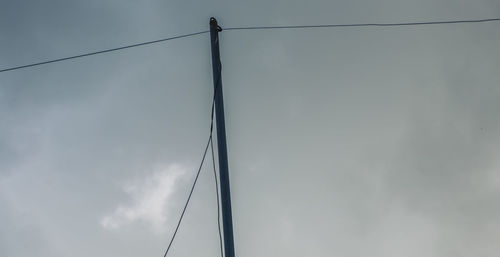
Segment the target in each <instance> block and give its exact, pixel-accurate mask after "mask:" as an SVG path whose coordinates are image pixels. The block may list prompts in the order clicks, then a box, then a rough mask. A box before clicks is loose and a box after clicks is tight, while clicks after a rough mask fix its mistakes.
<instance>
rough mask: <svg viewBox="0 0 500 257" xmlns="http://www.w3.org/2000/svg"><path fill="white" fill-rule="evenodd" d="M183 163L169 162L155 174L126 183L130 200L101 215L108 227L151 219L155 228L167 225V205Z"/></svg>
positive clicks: (125, 188) (149, 220) (102, 222)
mask: <svg viewBox="0 0 500 257" xmlns="http://www.w3.org/2000/svg"><path fill="white" fill-rule="evenodd" d="M185 170H186V168H185V167H184V166H181V165H177V164H176V165H170V166H168V167H167V168H164V169H161V170H159V171H156V172H154V173H153V174H152V175H150V176H148V177H146V178H144V179H142V180H139V181H135V182H132V183H129V184H128V185H126V186H124V188H123V190H124V191H125V192H126V193H127V194H129V195H130V198H131V203H130V204H127V205H123V204H120V205H119V206H118V207H116V208H115V210H114V211H113V212H112V213H111V214H108V215H105V216H104V217H102V218H101V225H102V226H103V227H104V228H106V229H118V228H120V227H122V226H125V225H127V224H130V223H132V222H136V221H143V222H146V223H149V224H150V225H151V226H152V227H153V228H155V230H157V229H159V230H160V231H161V228H162V227H164V226H163V225H164V224H165V222H166V220H167V216H168V213H167V205H168V201H169V200H170V199H171V197H172V195H173V193H174V191H175V186H176V181H177V180H178V178H179V177H180V176H181V175H182V174H184V173H185Z"/></svg>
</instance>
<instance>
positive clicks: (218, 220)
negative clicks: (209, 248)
mask: <svg viewBox="0 0 500 257" xmlns="http://www.w3.org/2000/svg"><path fill="white" fill-rule="evenodd" d="M218 66H219V69H221V70H222V65H221V64H220V63H219V65H218ZM219 74H220V73H219ZM219 80H220V76H219V77H217V81H219ZM216 94H217V88H215V89H214V96H213V98H212V107H211V114H210V136H209V137H208V143H207V146H206V147H205V151H204V153H203V157H202V158H201V163H200V167H199V168H198V172H197V173H196V177H195V179H194V182H193V185H192V186H191V191H190V192H189V196H188V198H187V200H186V204H185V205H184V209H183V210H182V213H181V216H180V218H179V221H178V222H177V226H176V227H175V231H174V234H173V235H172V238H171V239H170V242H169V243H168V247H167V250H165V254H164V255H163V257H166V256H167V254H168V252H169V250H170V247H171V246H172V243H173V242H174V239H175V236H176V235H177V231H178V230H179V227H180V225H181V222H182V219H183V218H184V213H185V212H186V209H187V206H188V204H189V201H190V200H191V196H192V195H193V191H194V188H195V186H196V182H197V181H198V177H199V176H200V172H201V168H202V167H203V163H204V162H205V157H206V155H207V151H208V146H210V147H211V152H212V164H213V171H214V177H215V189H216V194H217V228H218V231H219V243H220V250H221V257H224V251H223V248H222V232H221V229H220V228H221V226H220V202H219V184H218V182H217V170H216V168H215V156H214V146H213V137H212V134H213V129H214V115H215V113H214V108H215V96H216Z"/></svg>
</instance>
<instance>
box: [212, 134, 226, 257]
mask: <svg viewBox="0 0 500 257" xmlns="http://www.w3.org/2000/svg"><path fill="white" fill-rule="evenodd" d="M210 148H211V150H212V151H211V152H212V164H213V170H214V178H215V192H216V195H217V229H218V230H219V244H220V256H221V257H224V250H223V246H222V232H221V230H220V200H219V183H218V182H217V169H216V168H215V156H214V144H213V140H210Z"/></svg>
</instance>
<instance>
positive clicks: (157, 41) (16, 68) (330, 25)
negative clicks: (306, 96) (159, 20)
mask: <svg viewBox="0 0 500 257" xmlns="http://www.w3.org/2000/svg"><path fill="white" fill-rule="evenodd" d="M494 21H500V18H492V19H479V20H449V21H428V22H403V23H353V24H318V25H285V26H256V27H227V28H224V29H223V30H226V31H231V30H270V29H308V28H336V27H399V26H421V25H438V24H459V23H484V22H494ZM208 32H209V31H208V30H205V31H199V32H195V33H190V34H184V35H179V36H174V37H169V38H164V39H159V40H154V41H147V42H143V43H138V44H132V45H126V46H121V47H117V48H111V49H106V50H101V51H96V52H90V53H85V54H80V55H74V56H69V57H64V58H59V59H54V60H48V61H42V62H36V63H31V64H26V65H21V66H15V67H10V68H5V69H1V70H0V73H1V72H7V71H13V70H18V69H24V68H29V67H34V66H39V65H45V64H50V63H55V62H61V61H67V60H71V59H76V58H82V57H87V56H91V55H97V54H103V53H109V52H113V51H118V50H123V49H127V48H133V47H138V46H143V45H150V44H155V43H160V42H164V41H169V40H174V39H179V38H185V37H191V36H195V35H200V34H204V33H208Z"/></svg>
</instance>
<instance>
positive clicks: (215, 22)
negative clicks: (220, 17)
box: [210, 17, 222, 32]
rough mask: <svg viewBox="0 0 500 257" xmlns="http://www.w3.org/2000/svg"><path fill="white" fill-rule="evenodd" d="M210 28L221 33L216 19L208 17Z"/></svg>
mask: <svg viewBox="0 0 500 257" xmlns="http://www.w3.org/2000/svg"><path fill="white" fill-rule="evenodd" d="M210 27H214V28H216V29H217V31H218V32H221V31H222V28H221V27H220V26H219V24H217V19H215V18H214V17H210Z"/></svg>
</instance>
